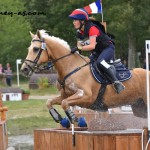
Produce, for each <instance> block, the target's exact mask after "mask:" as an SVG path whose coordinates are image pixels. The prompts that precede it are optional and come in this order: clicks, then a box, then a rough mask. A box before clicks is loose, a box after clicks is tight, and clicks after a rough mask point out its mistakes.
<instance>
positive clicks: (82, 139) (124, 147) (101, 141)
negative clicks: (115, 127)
mask: <svg viewBox="0 0 150 150" xmlns="http://www.w3.org/2000/svg"><path fill="white" fill-rule="evenodd" d="M142 132H143V130H141V129H135V130H133V129H132V130H120V131H77V130H75V145H73V141H72V132H71V130H66V129H40V130H35V131H34V150H142V145H144V147H145V145H146V143H147V138H148V136H147V131H146V132H144V134H142ZM142 135H143V136H142ZM142 139H143V144H142ZM147 150H150V147H148V149H147Z"/></svg>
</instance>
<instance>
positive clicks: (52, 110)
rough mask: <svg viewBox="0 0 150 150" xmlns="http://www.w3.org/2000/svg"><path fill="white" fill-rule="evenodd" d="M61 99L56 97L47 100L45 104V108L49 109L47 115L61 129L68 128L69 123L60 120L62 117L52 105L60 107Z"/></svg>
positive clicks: (63, 119)
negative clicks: (48, 114)
mask: <svg viewBox="0 0 150 150" xmlns="http://www.w3.org/2000/svg"><path fill="white" fill-rule="evenodd" d="M61 102H62V97H61V96H58V97H56V98H54V99H48V100H47V102H46V105H47V108H48V109H49V113H50V115H51V116H52V118H53V119H54V120H55V121H56V122H57V123H60V124H61V125H62V126H63V127H66V128H69V127H70V123H69V121H68V119H67V118H62V116H61V115H60V114H59V113H58V111H57V110H56V109H55V108H53V105H55V104H56V105H61Z"/></svg>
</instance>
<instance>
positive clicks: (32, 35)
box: [30, 31, 35, 39]
mask: <svg viewBox="0 0 150 150" xmlns="http://www.w3.org/2000/svg"><path fill="white" fill-rule="evenodd" d="M30 35H31V37H32V39H33V38H34V36H35V35H34V34H33V33H32V32H31V31H30Z"/></svg>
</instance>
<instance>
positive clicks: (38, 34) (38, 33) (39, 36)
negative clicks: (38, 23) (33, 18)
mask: <svg viewBox="0 0 150 150" xmlns="http://www.w3.org/2000/svg"><path fill="white" fill-rule="evenodd" d="M36 35H37V36H38V38H39V39H41V34H40V31H39V30H37V32H36Z"/></svg>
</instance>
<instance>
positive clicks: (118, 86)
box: [97, 60, 125, 94]
mask: <svg viewBox="0 0 150 150" xmlns="http://www.w3.org/2000/svg"><path fill="white" fill-rule="evenodd" d="M97 66H98V68H99V69H100V70H102V71H103V72H104V73H105V74H106V77H107V79H108V80H109V81H111V82H112V83H113V85H114V88H115V90H116V92H117V93H118V94H119V93H120V92H121V91H122V90H124V89H125V86H124V85H123V84H122V83H121V82H120V81H119V80H118V79H117V77H116V70H115V68H114V66H110V65H109V64H108V63H107V62H105V61H104V60H103V61H102V62H98V64H97Z"/></svg>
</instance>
